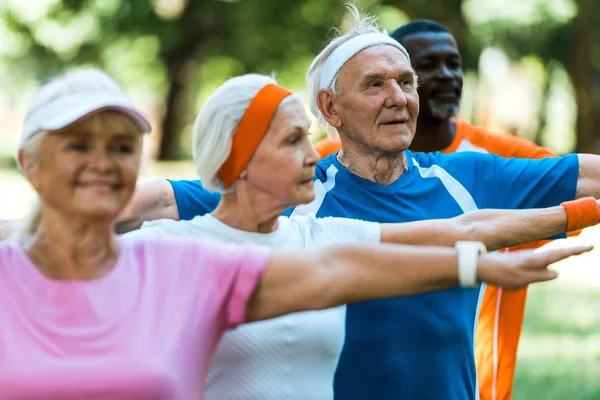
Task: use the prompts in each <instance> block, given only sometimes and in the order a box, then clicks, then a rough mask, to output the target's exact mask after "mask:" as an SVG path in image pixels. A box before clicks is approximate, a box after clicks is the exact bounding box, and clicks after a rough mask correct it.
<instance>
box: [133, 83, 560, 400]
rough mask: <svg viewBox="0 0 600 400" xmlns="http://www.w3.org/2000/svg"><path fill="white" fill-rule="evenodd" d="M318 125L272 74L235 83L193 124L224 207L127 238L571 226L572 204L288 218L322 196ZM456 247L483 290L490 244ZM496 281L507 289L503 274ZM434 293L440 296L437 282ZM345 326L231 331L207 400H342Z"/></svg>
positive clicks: (340, 237) (208, 181)
mask: <svg viewBox="0 0 600 400" xmlns="http://www.w3.org/2000/svg"><path fill="white" fill-rule="evenodd" d="M309 125H310V121H309V119H308V118H307V116H306V113H305V111H304V108H303V106H302V104H301V102H300V101H299V98H298V97H297V96H296V95H294V94H292V93H291V92H289V91H288V90H287V89H285V88H283V87H281V86H279V85H277V84H276V83H275V81H274V80H273V79H271V78H269V77H265V76H261V75H245V76H241V77H237V78H233V79H231V80H229V81H227V82H226V83H225V84H223V85H222V86H221V87H220V88H219V89H218V90H217V91H216V92H215V93H214V94H213V95H212V96H211V98H210V99H209V100H208V101H207V102H206V104H205V105H204V107H203V109H202V110H201V111H200V113H199V115H198V117H197V120H196V123H195V125H194V129H193V146H194V148H193V153H194V159H195V162H196V166H197V170H198V174H199V175H200V178H201V179H202V181H203V182H204V184H205V185H206V186H207V187H208V188H209V189H213V190H219V191H221V192H222V198H221V201H220V203H219V205H218V206H217V208H216V209H215V210H214V212H213V213H212V214H207V215H204V216H199V217H196V218H195V219H193V220H191V221H179V222H178V221H171V220H161V221H155V222H150V223H145V224H144V225H143V226H142V229H141V230H139V231H136V232H133V233H130V234H129V235H130V236H132V237H136V236H137V237H149V236H159V235H179V236H201V237H202V236H204V237H211V238H216V239H220V240H224V241H229V242H237V243H248V242H253V243H259V244H263V245H266V246H269V247H272V248H275V249H290V250H291V249H294V250H303V251H308V250H305V249H310V248H316V247H322V246H325V245H332V244H341V243H379V242H391V243H407V244H435V245H446V246H452V245H454V243H455V242H456V241H457V240H461V239H469V240H473V239H476V240H483V241H484V242H485V244H486V245H487V246H488V247H490V248H492V249H497V248H501V247H505V246H508V245H512V244H516V243H520V242H526V241H530V240H532V239H537V238H542V237H547V236H551V235H554V234H557V233H559V232H561V231H562V230H564V227H565V225H566V217H565V214H566V213H565V211H564V209H563V208H562V207H555V208H551V209H544V210H528V211H504V210H483V211H476V212H473V213H468V214H465V215H463V216H461V217H457V218H455V219H451V220H443V221H422V222H416V223H407V224H382V225H380V224H376V223H370V222H365V221H356V220H348V219H340V218H324V219H318V218H314V217H292V218H286V217H281V214H282V212H283V211H284V210H286V209H288V208H290V207H294V206H297V205H299V204H306V203H309V202H310V201H312V200H313V198H314V197H315V193H314V187H313V183H312V182H313V178H314V174H315V165H316V163H317V161H318V159H319V156H318V155H317V154H316V153H315V150H314V148H313V147H312V145H311V143H310V141H309V140H308V128H309ZM457 247H458V249H459V251H460V252H461V253H462V252H464V253H462V256H460V265H461V266H462V267H461V268H460V271H462V272H461V278H460V281H459V283H460V284H461V285H463V286H474V285H476V284H477V281H478V279H476V277H475V276H474V272H475V270H476V260H477V256H476V254H477V252H478V251H479V250H483V249H484V248H485V247H484V245H483V244H481V243H473V242H469V243H463V242H461V243H459V244H458V245H457ZM306 254H308V253H306ZM468 254H470V256H468ZM301 257H302V256H301ZM355 257H359V256H358V255H355ZM469 257H471V258H469ZM498 257H501V256H498ZM356 261H361V262H360V265H361V267H362V269H361V270H360V272H359V269H357V270H356V273H358V274H359V275H362V274H365V275H369V274H370V271H371V268H372V266H371V265H369V262H367V261H366V259H364V260H358V259H357V260H356ZM415 261H416V260H415ZM310 270H311V269H310V268H309V269H307V274H310ZM323 273H329V272H326V271H323ZM406 273H407V274H410V275H412V276H414V277H415V279H417V280H419V279H423V280H431V279H434V276H435V274H436V272H435V271H434V270H433V269H431V270H430V269H428V268H427V267H422V268H416V265H415V268H408V269H407V270H406ZM494 279H498V282H499V283H500V284H502V283H506V281H504V277H503V276H501V275H498V277H497V278H494ZM498 282H495V283H498ZM298 285H299V286H298V288H294V289H291V288H290V289H289V290H290V292H289V294H290V297H289V298H286V293H281V297H279V298H278V299H275V298H273V301H279V302H283V303H291V302H293V301H294V300H293V299H292V294H293V292H294V291H296V290H300V287H301V286H300V285H301V282H298ZM430 289H431V290H435V288H434V287H433V286H432V287H430ZM338 290H342V291H344V290H349V291H352V290H353V289H350V288H349V287H348V286H347V284H346V283H344V280H343V279H340V280H339V282H338V284H337V285H334V286H333V287H330V288H329V289H327V291H325V292H323V293H320V294H315V296H323V295H325V296H329V295H331V294H332V293H335V292H337V291H338ZM373 290H374V291H376V290H377V289H376V288H375V287H373ZM173 312H177V311H176V310H173ZM344 319H345V308H344V307H343V306H342V307H337V308H332V309H329V310H325V311H318V312H304V313H298V314H293V315H289V316H284V317H280V318H277V319H274V320H270V321H265V322H260V323H256V324H250V325H245V326H242V327H240V328H238V329H236V330H234V331H230V332H228V333H227V334H226V335H225V336H224V338H223V340H222V341H221V344H220V346H219V348H218V350H217V353H216V355H215V359H214V361H213V364H212V369H211V372H210V374H209V378H208V381H207V391H206V398H207V399H209V400H213V399H214V400H217V399H232V400H236V399H240V400H241V399H244V400H259V399H260V400H270V399H273V400H275V399H284V398H286V399H298V400H300V399H302V400H312V399H315V400H317V399H319V400H320V399H331V398H333V388H332V382H333V374H334V370H335V366H336V363H337V360H338V357H339V353H340V351H341V347H342V344H343V337H344V335H343V330H344Z"/></svg>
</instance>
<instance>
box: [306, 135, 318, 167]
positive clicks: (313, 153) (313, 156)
mask: <svg viewBox="0 0 600 400" xmlns="http://www.w3.org/2000/svg"><path fill="white" fill-rule="evenodd" d="M307 142H308V146H306V155H305V157H304V164H305V165H306V166H308V167H314V166H315V165H317V163H318V162H319V160H320V159H321V156H320V155H319V153H318V152H317V150H316V149H315V146H313V144H312V143H311V142H310V140H307Z"/></svg>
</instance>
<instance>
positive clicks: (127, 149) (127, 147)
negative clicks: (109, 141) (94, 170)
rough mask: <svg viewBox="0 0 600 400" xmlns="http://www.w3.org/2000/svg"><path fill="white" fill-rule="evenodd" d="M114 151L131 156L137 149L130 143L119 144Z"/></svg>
mask: <svg viewBox="0 0 600 400" xmlns="http://www.w3.org/2000/svg"><path fill="white" fill-rule="evenodd" d="M113 150H114V151H116V152H117V153H124V154H130V153H133V152H134V150H135V147H134V146H133V145H132V144H130V143H117V144H116V145H114V147H113Z"/></svg>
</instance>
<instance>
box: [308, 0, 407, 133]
mask: <svg viewBox="0 0 600 400" xmlns="http://www.w3.org/2000/svg"><path fill="white" fill-rule="evenodd" d="M346 10H347V19H346V21H347V23H346V24H344V25H346V28H345V29H343V30H338V29H335V32H336V35H335V37H334V38H333V39H332V40H331V41H330V42H329V43H328V44H327V46H325V48H324V49H323V50H322V51H321V52H320V53H319V54H318V55H317V57H315V59H314V60H313V62H312V64H311V65H310V67H309V68H308V72H307V74H306V87H307V91H308V104H309V107H310V111H311V112H312V114H313V115H314V116H315V117H316V118H317V121H318V123H319V126H320V127H321V129H323V130H324V131H325V133H326V134H327V136H329V137H330V138H335V135H336V130H335V128H334V127H333V126H331V125H329V123H328V122H327V120H326V119H325V117H324V116H323V114H322V113H321V110H319V105H318V104H317V93H318V92H319V90H320V88H319V83H320V79H321V73H322V72H323V67H324V66H325V62H326V61H327V59H328V58H329V56H330V55H331V53H333V52H334V51H335V50H336V49H337V48H338V47H340V46H341V45H342V44H344V43H345V42H347V41H348V40H350V39H353V38H355V37H357V36H360V35H365V34H368V33H382V34H385V35H387V34H388V33H387V31H386V30H385V29H384V28H382V27H381V26H380V25H379V24H378V22H377V18H376V17H374V16H372V15H369V14H366V13H363V14H362V15H361V13H360V11H359V10H358V8H356V6H355V5H354V4H352V3H346ZM339 75H340V74H339V71H338V73H337V74H336V75H335V77H334V79H333V81H332V83H331V85H330V86H329V88H328V89H331V90H332V91H333V93H334V94H336V95H337V94H340V87H339V82H338V79H339ZM415 82H416V80H415Z"/></svg>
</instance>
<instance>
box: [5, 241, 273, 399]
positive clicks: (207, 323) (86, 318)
mask: <svg viewBox="0 0 600 400" xmlns="http://www.w3.org/2000/svg"><path fill="white" fill-rule="evenodd" d="M268 260H269V251H268V250H266V249H264V248H262V247H260V248H259V247H256V246H253V247H250V246H248V245H244V246H240V245H232V244H225V243H221V242H215V241H207V240H200V239H181V238H178V239H165V238H160V239H146V240H127V239H123V240H121V252H120V256H119V259H118V261H117V264H116V266H115V267H114V269H113V270H112V271H111V272H110V273H109V274H108V275H107V276H105V277H103V278H101V279H97V280H93V281H56V280H51V279H49V278H46V277H45V276H44V275H42V274H41V273H40V272H39V270H38V269H37V268H36V267H35V266H34V265H33V264H32V262H31V260H30V259H29V258H28V257H27V255H26V253H25V252H24V251H23V248H22V247H21V245H20V244H19V243H18V242H16V241H10V242H4V243H0V400H4V399H6V400H8V399H10V400H21V399H31V400H33V399H35V400H45V399H64V400H72V399H89V400H100V399H102V400H108V399H111V400H113V399H182V400H188V399H201V398H202V395H203V392H204V390H203V389H204V381H205V379H204V378H205V377H206V374H207V372H208V367H209V364H210V361H211V358H212V355H213V353H214V351H215V347H216V344H217V342H218V340H219V338H220V337H221V334H222V333H223V331H224V330H225V329H227V328H232V327H235V326H236V325H238V324H240V323H242V322H243V321H244V315H245V311H246V305H247V302H248V300H249V298H250V296H251V294H252V292H253V291H254V289H255V287H256V285H257V283H258V281H259V280H260V278H261V276H262V273H263V271H264V269H265V268H266V266H267V263H268Z"/></svg>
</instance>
